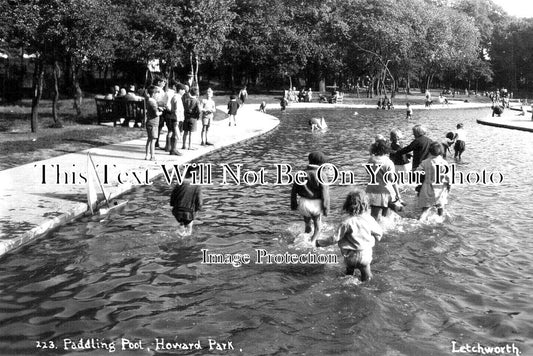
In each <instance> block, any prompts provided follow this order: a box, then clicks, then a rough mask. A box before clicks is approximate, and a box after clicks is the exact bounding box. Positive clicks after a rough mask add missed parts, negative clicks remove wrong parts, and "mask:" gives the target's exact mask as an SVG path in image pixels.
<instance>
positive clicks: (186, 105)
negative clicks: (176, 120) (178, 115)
mask: <svg viewBox="0 0 533 356" xmlns="http://www.w3.org/2000/svg"><path fill="white" fill-rule="evenodd" d="M196 95H198V92H197V91H196V88H192V89H191V90H190V92H189V96H188V97H186V98H185V100H184V102H183V110H184V114H185V115H184V116H185V120H184V121H183V147H182V148H181V149H183V150H184V149H185V146H186V143H187V137H188V138H189V150H191V149H192V147H191V133H192V132H196V127H197V125H198V120H199V119H200V102H199V101H198V98H197V97H196Z"/></svg>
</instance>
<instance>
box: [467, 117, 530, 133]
mask: <svg viewBox="0 0 533 356" xmlns="http://www.w3.org/2000/svg"><path fill="white" fill-rule="evenodd" d="M519 117H521V118H523V119H519ZM527 117H528V116H525V117H524V116H518V115H502V116H501V117H488V118H483V119H477V120H476V122H477V123H478V124H480V125H486V126H493V127H499V128H504V129H510V130H520V131H527V132H533V120H531V118H530V119H526V118H527Z"/></svg>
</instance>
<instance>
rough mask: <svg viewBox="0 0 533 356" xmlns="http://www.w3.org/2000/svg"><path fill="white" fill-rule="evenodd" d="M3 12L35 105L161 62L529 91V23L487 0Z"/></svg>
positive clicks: (37, 1)
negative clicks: (48, 81)
mask: <svg viewBox="0 0 533 356" xmlns="http://www.w3.org/2000/svg"><path fill="white" fill-rule="evenodd" d="M0 9H1V10H2V11H1V14H0V50H1V51H2V52H3V53H9V55H16V54H17V53H26V54H31V55H32V56H34V59H33V64H34V100H36V99H37V96H40V93H41V92H42V90H39V88H40V86H42V79H43V75H45V76H46V75H47V73H52V72H53V73H54V78H56V82H57V81H58V80H59V81H62V83H63V86H62V87H61V88H66V87H72V86H73V85H78V82H79V78H80V76H81V77H83V75H84V73H85V74H87V73H91V72H92V73H94V71H95V70H99V71H104V74H105V75H104V78H107V77H109V76H111V77H113V76H114V75H116V73H117V72H122V73H126V74H127V75H125V76H123V78H126V79H123V80H128V81H135V82H136V83H137V84H141V85H146V84H147V83H148V81H149V78H148V76H146V78H145V80H144V82H143V83H139V82H140V80H139V79H138V78H139V76H138V75H137V76H135V75H132V74H131V73H128V72H132V71H138V70H139V69H140V70H141V71H143V70H144V71H146V72H147V74H148V70H147V63H148V62H149V61H151V60H154V59H156V60H159V63H160V65H161V66H160V67H161V72H162V73H161V74H160V75H164V76H167V77H177V78H178V79H181V80H184V79H185V78H184V77H185V76H187V75H192V76H196V75H198V73H200V77H202V73H208V74H209V77H210V78H216V77H218V79H220V81H221V82H222V83H223V84H224V85H226V86H227V87H236V86H239V85H243V84H249V85H251V86H255V87H263V88H281V87H287V86H288V85H296V86H300V85H306V86H308V87H313V88H314V89H315V90H316V89H322V88H323V86H324V83H327V84H337V85H339V86H343V87H345V88H351V87H354V86H356V85H358V86H366V87H368V91H369V93H370V94H372V93H382V92H385V93H389V92H392V93H393V92H394V91H395V90H397V89H398V87H405V88H406V89H407V90H409V89H410V87H417V88H419V89H421V90H425V88H427V87H434V86H438V87H443V88H450V87H453V88H460V89H471V90H478V89H484V88H485V89H489V88H495V87H501V86H505V87H508V88H510V89H512V90H525V91H530V90H531V89H532V88H531V85H532V84H531V83H532V78H531V76H532V74H531V73H533V68H531V66H533V61H532V60H531V58H530V57H531V56H532V54H531V53H533V51H531V49H532V47H533V21H532V20H523V19H517V18H513V17H510V16H508V15H507V14H505V12H504V11H503V10H502V9H501V8H500V7H499V6H497V5H495V4H494V3H493V2H492V0H456V1H453V2H448V1H439V0H306V1H302V0H270V1H268V2H266V1H263V0H115V1H111V0H86V1H77V0H9V1H8V0H0ZM63 72H64V73H66V75H63V76H62V77H61V74H62V73H63ZM196 79H197V80H196V81H198V78H196ZM200 79H201V78H200ZM65 83H66V84H65ZM85 83H86V85H89V84H88V83H87V82H85ZM99 88H101V87H99ZM41 89H42V88H41ZM89 89H91V90H94V89H95V88H94V87H93V88H89ZM36 105H37V106H38V100H37V102H36Z"/></svg>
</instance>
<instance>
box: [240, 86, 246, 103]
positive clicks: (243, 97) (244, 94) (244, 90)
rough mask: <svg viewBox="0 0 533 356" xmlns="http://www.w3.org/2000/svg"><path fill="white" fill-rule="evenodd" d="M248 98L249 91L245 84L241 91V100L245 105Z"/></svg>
mask: <svg viewBox="0 0 533 356" xmlns="http://www.w3.org/2000/svg"><path fill="white" fill-rule="evenodd" d="M247 98H248V92H247V91H246V86H244V87H243V88H242V89H241V91H240V92H239V100H240V101H241V104H242V105H244V102H245V101H246V99H247Z"/></svg>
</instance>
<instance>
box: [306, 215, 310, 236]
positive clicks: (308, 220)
mask: <svg viewBox="0 0 533 356" xmlns="http://www.w3.org/2000/svg"><path fill="white" fill-rule="evenodd" d="M304 222H305V233H306V234H308V233H310V232H311V217H309V216H304Z"/></svg>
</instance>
